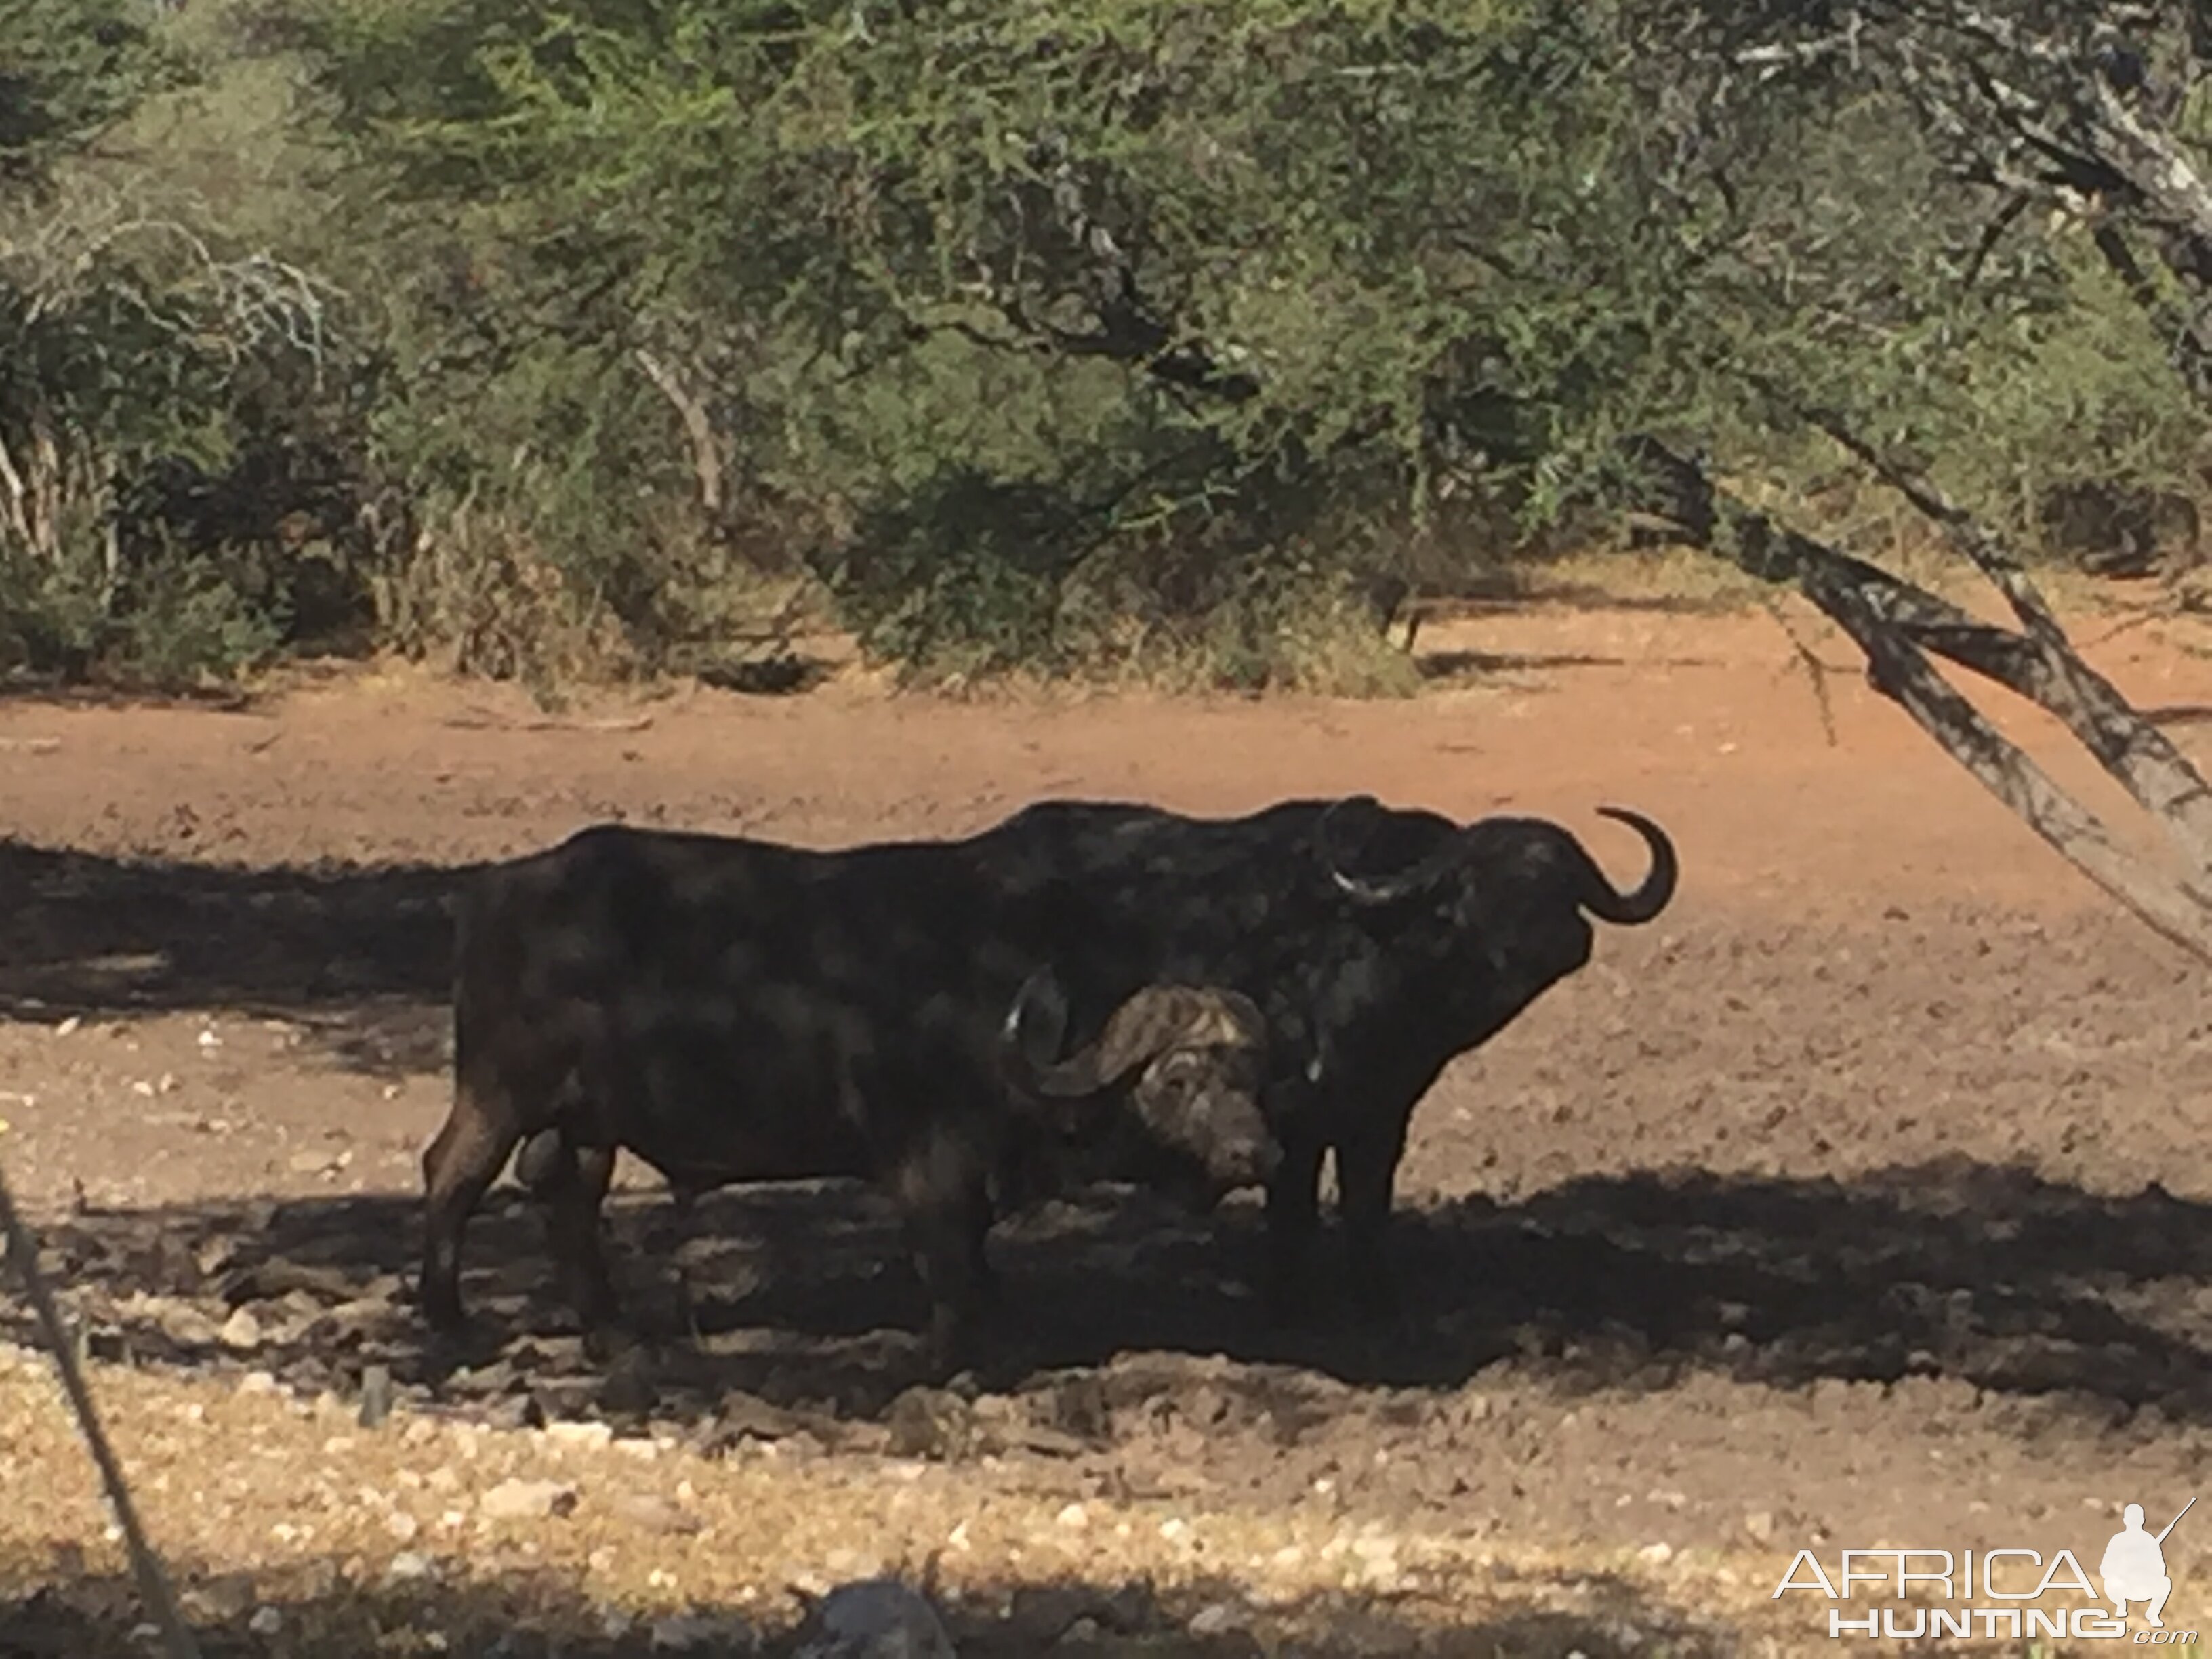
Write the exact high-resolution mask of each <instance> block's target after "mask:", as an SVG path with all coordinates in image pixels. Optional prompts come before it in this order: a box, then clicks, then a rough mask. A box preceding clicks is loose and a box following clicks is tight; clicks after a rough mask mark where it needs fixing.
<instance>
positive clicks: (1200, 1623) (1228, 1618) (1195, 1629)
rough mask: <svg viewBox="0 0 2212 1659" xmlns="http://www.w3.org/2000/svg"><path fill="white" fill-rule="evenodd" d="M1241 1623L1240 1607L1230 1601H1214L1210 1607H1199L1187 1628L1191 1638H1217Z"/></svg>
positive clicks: (1241, 1611)
mask: <svg viewBox="0 0 2212 1659" xmlns="http://www.w3.org/2000/svg"><path fill="white" fill-rule="evenodd" d="M1243 1622H1244V1610H1243V1608H1242V1607H1238V1606H1237V1605H1236V1604H1235V1603H1234V1602H1231V1601H1216V1602H1214V1603H1213V1604H1212V1606H1211V1607H1200V1609H1199V1610H1198V1612H1197V1613H1195V1614H1194V1615H1193V1616H1192V1618H1191V1621H1190V1625H1189V1626H1188V1628H1189V1630H1190V1633H1191V1634H1192V1635H1193V1636H1219V1635H1222V1634H1223V1633H1225V1632H1228V1631H1232V1630H1235V1629H1236V1628H1237V1626H1239V1625H1241V1624H1243Z"/></svg>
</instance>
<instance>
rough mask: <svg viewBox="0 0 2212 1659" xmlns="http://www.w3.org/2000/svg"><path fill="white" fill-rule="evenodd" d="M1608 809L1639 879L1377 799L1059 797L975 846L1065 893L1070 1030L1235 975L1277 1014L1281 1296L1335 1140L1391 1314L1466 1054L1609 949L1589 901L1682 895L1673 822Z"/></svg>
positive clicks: (1275, 1268)
mask: <svg viewBox="0 0 2212 1659" xmlns="http://www.w3.org/2000/svg"><path fill="white" fill-rule="evenodd" d="M1600 810H1601V811H1602V812H1603V813H1604V814H1605V815H1606V816H1607V817H1613V818H1614V819H1617V820H1618V821H1620V823H1625V824H1626V825H1628V826H1629V827H1630V828H1631V829H1634V830H1635V831H1636V832H1637V833H1638V835H1639V836H1642V837H1643V839H1644V842H1645V844H1646V846H1647V848H1649V851H1650V860H1651V863H1650V872H1649V873H1648V874H1647V875H1646V876H1645V877H1644V880H1643V882H1642V883H1641V884H1639V885H1638V887H1637V888H1636V889H1635V890H1632V891H1628V892H1623V891H1620V890H1618V889H1616V888H1615V887H1614V886H1613V884H1612V883H1611V882H1609V881H1608V880H1607V878H1606V877H1605V875H1604V872H1602V871H1601V870H1600V869H1599V867H1598V866H1597V865H1596V863H1595V860H1592V858H1591V857H1590V855H1589V852H1588V851H1587V850H1585V849H1584V848H1583V846H1582V844H1581V843H1580V842H1578V841H1577V840H1576V838H1575V837H1574V836H1572V835H1571V834H1570V833H1569V832H1568V831H1567V830H1566V829H1564V828H1562V827H1561V826H1559V825H1558V824H1556V823H1548V822H1546V821H1544V820H1542V819H1539V818H1528V817H1488V818H1483V819H1480V820H1478V821H1476V822H1475V823H1470V824H1465V825H1462V824H1458V823H1454V822H1453V821H1452V820H1450V819H1449V818H1447V817H1442V816H1440V815H1438V814H1437V813H1434V812H1428V811H1395V810H1389V809H1386V808H1384V807H1383V806H1382V805H1379V804H1378V803H1377V802H1376V801H1375V800H1374V799H1371V798H1370V797H1365V796H1360V797H1354V798H1352V799H1345V800H1337V801H1322V800H1301V801H1287V802H1284V803H1281V804H1279V805H1274V806H1271V807H1268V808H1266V809H1264V810H1262V811H1258V812H1255V813H1252V814H1249V815H1248V816H1245V817H1233V818H1198V817H1187V816H1184V815H1182V814H1179V813H1175V812H1170V811H1164V810H1161V809H1158V808H1155V807H1149V806H1139V805H1127V804H1123V803H1114V802H1085V801H1050V802H1045V803H1042V804H1040V805H1036V806H1032V807H1030V808H1028V809H1026V810H1025V811H1021V812H1018V813H1017V814H1015V815H1014V816H1013V817H1011V818H1008V819H1006V821H1005V822H1003V823H1000V824H999V825H998V826H997V827H995V828H994V829H990V830H988V831H986V832H985V833H984V834H982V835H981V836H978V837H976V838H975V840H974V841H973V842H970V843H969V845H970V846H971V847H973V848H974V849H975V852H976V853H977V854H978V855H979V856H980V857H981V860H983V862H984V863H985V864H987V866H988V867H989V868H990V869H991V870H992V871H993V872H994V875H995V877H996V878H997V879H998V880H999V881H1000V883H1001V884H1004V885H1005V887H1006V890H1007V891H1008V892H1009V893H1010V894H1013V895H1015V896H1017V898H1018V899H1020V898H1023V897H1024V896H1025V897H1026V899H1027V900H1028V901H1029V902H1037V903H1040V904H1045V905H1048V907H1056V919H1055V921H1054V924H1053V926H1054V936H1055V938H1056V939H1058V940H1059V941H1060V949H1059V950H1058V951H1056V953H1055V956H1054V960H1055V962H1056V963H1057V964H1058V965H1059V968H1060V971H1061V973H1062V974H1063V975H1064V977H1065V980H1066V985H1067V987H1068V995H1069V998H1070V1006H1071V1008H1072V1010H1073V1029H1075V1030H1097V1029H1099V1027H1100V1026H1101V1025H1102V1024H1103V1022H1104V1021H1105V1019H1106V1018H1107V1017H1108V1015H1109V1012H1110V1011H1111V1010H1112V1009H1114V1008H1115V1007H1116V1006H1119V1005H1120V1004H1121V1002H1122V1001H1123V1000H1126V999H1127V997H1128V995H1129V994H1131V993H1132V992H1133V990H1134V989H1135V988H1136V987H1140V986H1144V985H1151V984H1159V983H1169V982H1176V981H1184V982H1189V983H1195V984H1204V985H1210V986H1216V987H1224V988H1225V989H1231V990H1235V991H1238V992H1241V993H1243V994H1244V995H1245V996H1247V997H1249V998H1250V999H1251V1000H1252V1001H1253V1002H1254V1003H1255V1004H1256V1005H1257V1006H1258V1007H1259V1008H1260V1010H1261V1012H1262V1014H1263V1016H1264V1018H1265V1021H1266V1024H1267V1034H1268V1043H1269V1049H1268V1052H1269V1055H1270V1059H1269V1063H1268V1069H1267V1081H1266V1085H1265V1088H1264V1091H1263V1099H1264V1104H1265V1108H1266V1111H1267V1118H1268V1122H1269V1125H1270V1127H1271V1128H1272V1129H1273V1132H1274V1134H1275V1137H1276V1139H1278V1140H1279V1142H1280V1143H1281V1147H1282V1159H1281V1164H1280V1167H1279V1170H1277V1173H1276V1175H1275V1176H1274V1178H1273V1181H1271V1182H1268V1183H1267V1187H1268V1191H1267V1232H1268V1239H1269V1246H1270V1256H1271V1261H1270V1273H1269V1289H1270V1292H1271V1300H1272V1301H1273V1304H1274V1306H1275V1308H1276V1310H1278V1312H1286V1311H1288V1310H1290V1309H1291V1308H1293V1307H1295V1306H1297V1305H1301V1304H1302V1303H1303V1300H1304V1284H1303V1279H1304V1261H1305V1256H1306V1254H1307V1250H1308V1244H1309V1241H1310V1238H1311V1236H1312V1234H1313V1231H1314V1230H1315V1225H1316V1218H1317V1214H1318V1206H1319V1195H1320V1180H1321V1165H1322V1157H1323V1155H1324V1154H1325V1153H1330V1152H1333V1153H1334V1158H1335V1162H1336V1174H1337V1187H1338V1191H1339V1194H1340V1208H1341V1210H1342V1212H1343V1216H1344V1220H1345V1231H1346V1247H1347V1252H1348V1255H1349V1257H1350V1264H1351V1268H1352V1275H1353V1281H1354V1286H1355V1291H1356V1294H1357V1295H1358V1298H1359V1304H1360V1305H1361V1306H1362V1307H1363V1308H1366V1309H1369V1310H1375V1311H1377V1312H1387V1311H1389V1310H1392V1309H1393V1308H1395V1294H1394V1286H1393V1285H1392V1282H1391V1280H1390V1278H1389V1273H1388V1271H1387V1264H1386V1261H1385V1254H1384V1241H1385V1235H1386V1232H1387V1229H1388V1223H1389V1214H1390V1208H1391V1199H1392V1189H1393V1187H1394V1185H1395V1180H1396V1175H1397V1168H1398V1164H1399V1161H1400V1159H1401V1157H1402V1156H1403V1153H1404V1151H1405V1145H1406V1133H1407V1125H1408V1122H1409V1121H1410V1119H1411V1116H1412V1115H1413V1109H1414V1107H1415V1105H1416V1104H1417V1103H1419V1100H1420V1098H1421V1097H1422V1096H1423V1095H1424V1094H1425V1093H1426V1092H1427V1091H1428V1089H1429V1087H1430V1085H1431V1084H1432V1083H1434V1082H1435V1080H1436V1079H1437V1074H1438V1073H1440V1072H1442V1071H1443V1067H1444V1066H1445V1065H1446V1064H1447V1063H1448V1062H1449V1060H1451V1059H1452V1058H1453V1057H1455V1055H1458V1054H1464V1053H1466V1052H1468V1050H1470V1049H1472V1048H1475V1047H1476V1046H1478V1045H1479V1044H1480V1043H1481V1042H1484V1041H1486V1039H1488V1038H1489V1037H1491V1036H1493V1035H1495V1034H1496V1033H1497V1032H1498V1030H1501V1029H1502V1028H1503V1027H1504V1026H1505V1025H1506V1024H1508V1023H1509V1022H1510V1021H1511V1020H1512V1019H1513V1018H1515V1017H1516V1015H1517V1014H1519V1013H1520V1012H1522V1010H1523V1009H1525V1008H1526V1007H1528V1005H1529V1004H1530V1003H1531V1002H1533V1001H1534V1000H1535V999H1536V998H1537V997H1538V996H1540V995H1541V994H1542V993H1543V992H1544V991H1545V990H1546V989H1547V988H1548V987H1551V986H1552V985H1553V984H1555V983H1556V982H1558V981H1559V980H1560V979H1562V978H1564V977H1565V976H1566V975H1569V974H1571V973H1573V972H1575V971H1576V970H1577V969H1580V968H1581V967H1582V966H1583V964H1584V963H1587V962H1588V961H1589V955H1590V950H1591V945H1592V930H1591V927H1590V922H1589V918H1590V917H1593V916H1595V917H1596V918H1598V919H1600V920H1601V921H1609V922H1615V923H1622V924H1629V925H1634V924H1638V923H1643V922H1648V921H1650V920H1652V919H1653V918H1654V917H1655V916H1656V915H1659V913H1660V912H1661V911H1662V909H1663V908H1665V907H1666V905H1667V904H1668V901H1669V900H1670V899H1671V898H1672V897H1673V895H1674V886H1675V881H1676V878H1677V863H1676V858H1675V853H1674V846H1673V844H1672V843H1671V842H1669V840H1668V837H1667V836H1666V834H1665V833H1664V832H1663V831H1662V829H1660V828H1659V826H1658V825H1656V824H1655V823H1652V822H1650V820H1649V819H1648V818H1645V817H1642V816H1640V815H1638V814H1637V813H1634V812H1631V811H1625V810H1621V809H1618V808H1601V809H1600Z"/></svg>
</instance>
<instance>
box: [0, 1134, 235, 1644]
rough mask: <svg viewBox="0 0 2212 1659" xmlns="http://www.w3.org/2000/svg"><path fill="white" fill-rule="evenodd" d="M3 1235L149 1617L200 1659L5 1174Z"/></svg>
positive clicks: (169, 1639) (0, 1192)
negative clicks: (120, 1532) (111, 1511)
mask: <svg viewBox="0 0 2212 1659" xmlns="http://www.w3.org/2000/svg"><path fill="white" fill-rule="evenodd" d="M0 1231H5V1233H6V1236H7V1243H8V1255H9V1260H11V1261H14V1262H15V1271H16V1272H17V1273H21V1275H22V1278H23V1288H24V1289H25V1290H26V1291H27V1292H28V1293H29V1295H30V1298H31V1307H32V1310H33V1312H34V1313H35V1314H36V1315H37V1316H38V1321H39V1329H40V1332H41V1333H42V1334H44V1336H45V1337H46V1346H47V1348H48V1349H49V1351H51V1352H52V1354H53V1357H54V1368H55V1369H56V1370H58V1371H59V1372H60V1373H61V1379H62V1388H63V1390H64V1392H65V1393H66V1394H67V1395H69V1403H70V1410H71V1411H72V1412H74V1413H76V1423H77V1427H78V1428H79V1429H80V1430H81V1431H82V1432H83V1435H84V1442H85V1445H86V1447H87V1449H89V1450H90V1451H91V1453H92V1461H93V1462H94V1464H95V1465H97V1466H98V1468H99V1469H100V1481H101V1483H102V1484H103V1485H104V1486H106V1488H107V1501H108V1503H109V1504H111V1505H112V1507H113V1509H114V1510H115V1523H116V1525H117V1526H118V1527H120V1528H122V1529H123V1539H124V1543H125V1547H126V1548H127V1549H128V1550H129V1552H130V1555H131V1571H132V1572H133V1573H134V1574H135V1575H136V1576H137V1580H138V1594H139V1595H140V1597H141V1598H142V1599H143V1601H144V1602H145V1604H146V1613H147V1616H148V1618H149V1619H150V1620H153V1622H154V1624H155V1627H156V1628H157V1629H159V1630H160V1632H161V1645H162V1647H163V1649H164V1650H166V1651H167V1654H168V1656H169V1659H200V1650H199V1644H198V1643H197V1641H195V1640H194V1639H193V1637H192V1632H191V1626H188V1625H186V1624H185V1620H184V1615H183V1613H180V1612H179V1610H178V1607H177V1598H176V1594H175V1592H174V1591H173V1589H172V1588H171V1587H170V1583H169V1576H168V1574H167V1572H166V1571H163V1570H162V1566H161V1558H160V1557H159V1556H157V1555H156V1554H155V1553H154V1547H153V1545H152V1544H151V1543H149V1541H147V1537H146V1529H145V1528H143V1526H141V1525H140V1524H139V1521H138V1511H137V1506H136V1505H135V1504H132V1502H131V1488H130V1486H129V1485H128V1484H127V1483H126V1482H125V1480H124V1478H123V1466H122V1464H121V1463H119V1462H118V1461H117V1460H116V1456H115V1448H114V1446H113V1445H112V1444H111V1443H109V1441H108V1438H107V1431H106V1430H105V1429H103V1428H102V1427H101V1426H100V1413H99V1412H98V1410H97V1409H95V1408H94V1405H93V1403H92V1390H91V1389H90V1388H89V1387H88V1386H87V1384H86V1383H85V1377H84V1368H83V1366H82V1365H81V1364H78V1362H77V1354H76V1344H75V1343H74V1342H73V1341H72V1340H71V1339H70V1332H69V1328H68V1327H67V1325H66V1324H64V1322H63V1320H62V1314H61V1309H60V1307H59V1305H58V1304H57V1303H56V1302H55V1300H54V1292H53V1287H52V1285H48V1284H47V1283H46V1274H45V1273H42V1272H41V1271H40V1267H39V1246H38V1241H37V1240H36V1239H34V1238H33V1237H32V1236H31V1232H30V1230H29V1229H28V1228H27V1227H26V1226H25V1225H23V1220H22V1218H21V1216H20V1215H19V1214H18V1213H17V1212H16V1210H15V1198H14V1197H13V1195H11V1194H9V1190H8V1181H7V1176H5V1174H0Z"/></svg>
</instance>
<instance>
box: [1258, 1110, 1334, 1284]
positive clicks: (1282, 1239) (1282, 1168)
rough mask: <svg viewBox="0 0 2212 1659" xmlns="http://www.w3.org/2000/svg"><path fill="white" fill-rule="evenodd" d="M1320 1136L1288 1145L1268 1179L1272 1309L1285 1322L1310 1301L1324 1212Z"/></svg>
mask: <svg viewBox="0 0 2212 1659" xmlns="http://www.w3.org/2000/svg"><path fill="white" fill-rule="evenodd" d="M1321 1157H1322V1146H1321V1143H1320V1142H1319V1141H1318V1140H1314V1141H1309V1140H1307V1139H1305V1138H1304V1137H1303V1136H1301V1137H1299V1138H1298V1139H1296V1140H1294V1141H1291V1142H1290V1143H1289V1144H1287V1145H1285V1146H1284V1148H1283V1161H1282V1163H1281V1164H1280V1165H1279V1167H1278V1168H1277V1169H1276V1170H1275V1175H1274V1179H1273V1180H1272V1181H1270V1182H1268V1183H1267V1313H1268V1316H1269V1318H1270V1319H1272V1320H1273V1321H1274V1322H1276V1323H1278V1324H1282V1323H1285V1322H1288V1321H1290V1320H1291V1319H1292V1318H1293V1317H1295V1316H1297V1312H1298V1311H1299V1310H1300V1309H1302V1308H1303V1307H1304V1304H1305V1291H1306V1276H1307V1272H1308V1269H1309V1267H1310V1265H1311V1257H1312V1255H1313V1236H1314V1230H1315V1228H1316V1225H1318V1223H1319V1219H1320V1215H1321Z"/></svg>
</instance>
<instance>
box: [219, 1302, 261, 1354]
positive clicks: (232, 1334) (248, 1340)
mask: <svg viewBox="0 0 2212 1659" xmlns="http://www.w3.org/2000/svg"><path fill="white" fill-rule="evenodd" d="M216 1340H217V1341H219V1342H221V1343H222V1345H223V1346H225V1347H226V1348H258V1347H259V1346H261V1322H260V1321H259V1320H258V1319H256V1318H255V1317H254V1316H253V1310H252V1309H251V1308H240V1310H238V1311H237V1312H236V1313H234V1314H233V1315H231V1316H230V1317H229V1318H228V1319H226V1320H224V1321H223V1322H222V1329H221V1330H219V1331H217V1332H216Z"/></svg>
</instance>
